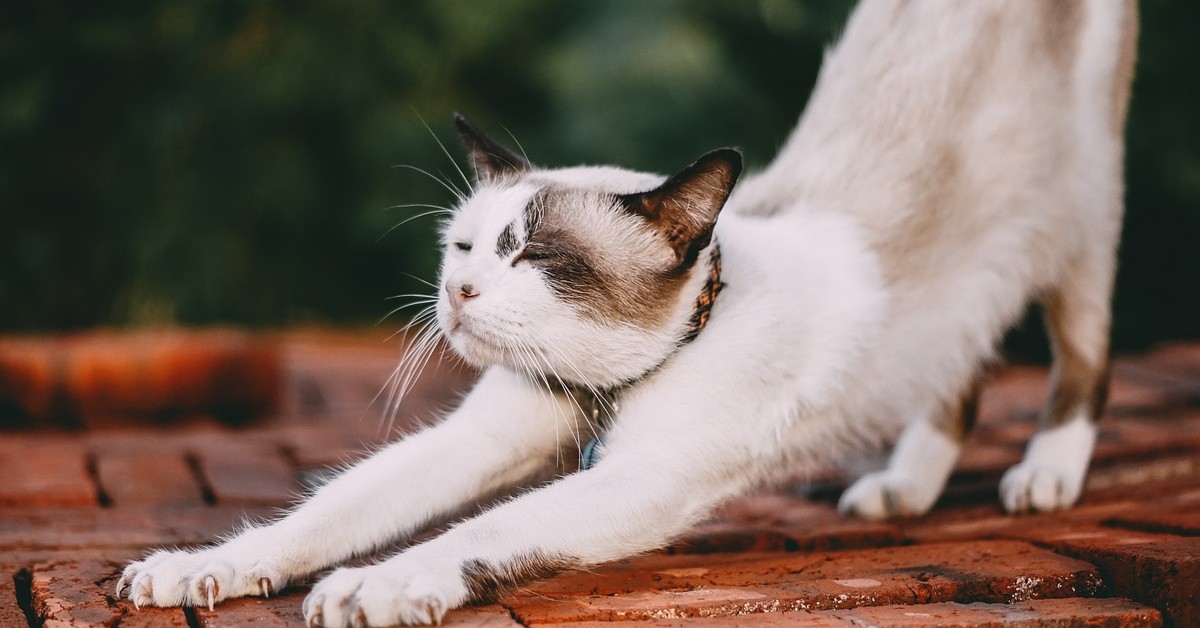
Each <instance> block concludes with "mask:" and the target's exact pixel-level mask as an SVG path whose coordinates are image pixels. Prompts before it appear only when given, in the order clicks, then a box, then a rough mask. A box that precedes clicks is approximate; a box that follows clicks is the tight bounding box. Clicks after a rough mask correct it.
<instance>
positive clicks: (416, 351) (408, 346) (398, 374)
mask: <svg viewBox="0 0 1200 628" xmlns="http://www.w3.org/2000/svg"><path fill="white" fill-rule="evenodd" d="M406 296H408V297H411V296H417V299H416V300H414V301H413V302H412V303H407V304H405V305H401V306H400V307H398V308H396V309H394V310H392V312H390V313H389V314H388V316H391V315H392V314H394V313H396V312H399V311H401V310H404V309H406V308H409V307H416V306H418V305H423V306H424V307H422V308H421V311H419V312H418V313H417V314H416V316H413V317H412V319H411V320H410V321H409V322H408V324H407V325H405V326H404V327H402V328H400V329H399V330H398V331H396V333H395V334H392V336H391V337H395V336H396V335H398V334H404V335H405V336H410V335H411V336H412V338H406V339H405V347H404V354H403V355H402V356H401V357H400V362H399V363H398V364H397V365H396V368H394V369H392V373H391V375H389V376H388V379H387V381H386V382H384V384H383V388H381V389H380V391H379V393H377V394H376V395H375V398H374V399H372V400H371V404H372V405H374V403H375V402H376V401H378V400H379V398H380V396H382V395H384V393H385V392H386V393H387V396H386V399H385V401H384V405H383V420H382V422H381V424H380V432H381V433H382V434H384V435H387V434H390V433H391V432H392V429H393V428H394V427H395V425H396V417H397V416H398V415H399V413H400V405H401V403H402V402H403V401H404V398H405V397H406V396H407V395H408V393H410V392H412V389H413V386H414V385H416V383H417V380H418V379H420V377H421V374H422V373H423V372H424V370H425V367H426V366H428V364H429V361H430V360H431V359H432V357H433V354H434V353H435V352H437V353H439V357H438V361H439V363H440V361H441V356H440V353H441V351H442V350H443V349H442V347H443V345H442V342H441V337H442V330H441V327H440V326H439V325H438V323H437V297H433V296H420V295H397V296H396V298H403V297H406ZM386 318H387V316H385V317H384V319H386ZM381 322H382V321H381ZM413 330H415V332H414V331H413ZM391 337H389V338H391Z"/></svg>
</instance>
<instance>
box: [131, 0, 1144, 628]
mask: <svg viewBox="0 0 1200 628" xmlns="http://www.w3.org/2000/svg"><path fill="white" fill-rule="evenodd" d="M1135 31H1136V7H1135V5H1134V3H1133V2H1132V1H1122V0H1093V1H1090V2H1067V1H1062V2H1010V1H1007V0H975V1H973V2H953V1H949V2H948V1H939V0H928V1H920V0H918V1H912V2H898V1H890V0H866V1H864V2H863V3H862V5H861V6H860V7H859V8H858V9H857V10H856V11H855V12H854V14H853V15H852V17H851V18H850V21H849V23H848V25H847V27H846V30H845V35H844V36H843V38H842V40H841V42H840V43H839V44H838V45H837V46H836V47H835V48H834V49H832V50H831V51H830V53H829V54H828V57H827V59H826V61H825V65H824V67H823V69H822V72H821V76H820V79H819V81H818V84H817V87H816V90H815V92H814V95H813V97H812V100H811V103H810V105H809V106H808V109H807V111H806V112H805V114H804V116H803V118H802V120H801V122H800V124H799V125H798V127H797V128H796V130H795V131H794V132H793V133H792V135H791V137H790V138H789V139H788V141H787V143H786V145H785V146H784V147H783V149H782V150H781V152H780V154H779V156H778V157H777V159H776V160H775V161H774V162H773V163H772V164H771V165H770V166H769V167H768V168H766V169H765V170H764V171H762V172H760V173H757V174H754V175H752V176H747V177H745V178H743V180H742V181H741V182H740V183H738V178H739V174H740V171H741V167H742V164H741V157H740V155H739V153H737V152H736V151H734V150H730V149H724V150H718V151H714V152H712V153H709V154H707V155H705V156H703V157H701V158H700V160H698V161H697V162H696V163H694V164H692V165H691V166H688V167H687V168H685V169H684V170H682V171H681V172H680V173H678V174H676V175H675V176H673V177H671V178H669V179H664V178H663V177H661V176H657V175H652V174H643V173H637V172H629V171H626V170H621V169H617V168H608V167H578V168H567V169H558V170H548V169H540V168H536V167H534V166H532V165H531V164H529V163H528V162H527V161H526V160H525V159H523V158H522V157H519V156H517V155H515V154H513V153H512V152H510V151H508V150H507V149H505V148H503V147H501V146H499V145H497V144H496V143H494V142H493V141H492V140H490V139H488V138H487V137H485V136H484V135H482V134H481V133H479V132H478V131H477V130H475V129H474V128H473V127H471V126H470V125H469V124H468V123H466V121H465V120H462V119H458V121H457V122H458V126H459V129H460V132H461V134H462V136H463V139H464V142H465V144H466V145H467V148H468V149H469V151H470V153H471V157H472V161H473V164H474V166H475V169H476V173H477V178H478V181H477V184H476V185H475V188H474V191H473V193H472V194H471V196H470V198H469V199H466V200H465V201H464V202H462V203H461V206H460V207H459V208H458V210H457V212H456V215H455V216H454V218H453V220H452V222H451V223H450V224H449V226H448V228H447V230H446V232H445V238H444V240H445V241H444V245H445V257H444V261H443V264H442V270H441V286H442V287H443V290H441V292H440V295H439V301H438V307H437V317H438V323H439V325H440V327H441V329H442V331H443V333H444V334H445V336H446V338H448V340H449V342H450V344H451V345H452V346H453V347H454V349H455V350H456V351H458V352H459V353H460V354H462V356H463V357H465V358H466V359H467V360H468V361H470V362H472V363H474V364H476V365H479V366H481V367H486V368H487V370H486V372H485V373H484V374H483V376H482V378H481V379H480V381H479V382H478V384H477V385H476V386H475V388H474V390H473V391H472V392H471V393H470V395H469V396H468V397H467V398H466V400H465V401H464V402H463V403H462V406H461V407H460V408H458V409H457V410H456V411H455V412H453V413H452V414H451V415H450V416H449V417H447V418H446V419H445V421H444V422H442V423H441V424H440V425H438V426H437V427H434V428H432V429H428V430H425V431H423V432H421V433H418V434H416V435H413V436H411V437H409V438H407V439H404V440H403V441H401V442H398V443H396V444H394V445H392V446H390V447H388V448H386V449H384V450H382V451H380V452H378V453H377V454H375V455H374V456H371V457H370V458H368V459H366V460H364V461H362V462H361V463H359V464H357V465H356V466H354V467H353V468H351V469H349V470H347V471H345V472H344V473H342V474H341V475H339V476H338V477H337V478H335V479H333V480H332V481H331V482H329V483H328V484H327V485H326V486H324V487H323V488H321V489H320V490H318V491H316V493H315V494H314V495H313V496H312V497H311V498H310V499H309V500H308V501H307V502H305V503H304V504H302V505H300V506H299V507H297V508H296V509H295V510H294V511H293V512H292V513H291V514H289V515H288V516H286V517H284V518H282V519H280V520H279V521H276V522H275V523H272V524H270V525H266V526H262V527H254V528H250V529H247V530H243V531H242V532H240V533H238V534H237V535H236V536H233V537H232V538H230V539H228V540H227V541H225V542H223V543H220V544H218V545H214V546H212V547H208V548H204V549H200V550H195V551H166V550H162V551H159V552H156V553H153V554H151V555H150V556H148V557H147V558H145V559H144V560H141V561H138V562H135V563H133V564H131V565H129V566H128V567H127V568H126V569H125V572H124V574H123V576H122V578H121V580H120V582H119V583H118V585H117V592H118V595H120V594H122V593H125V594H127V595H128V597H129V599H131V600H133V602H134V603H135V604H138V605H142V604H152V605H158V606H170V605H179V604H194V605H202V604H207V605H210V606H211V605H212V604H213V603H214V602H215V601H219V600H222V599H226V598H230V597H236V596H243V595H258V594H262V595H267V594H269V593H270V592H273V591H276V590H278V589H280V588H282V587H284V586H287V585H288V584H289V583H292V582H295V581H297V580H298V579H301V578H304V577H306V576H308V575H309V574H312V573H314V572H316V571H318V570H321V569H325V568H327V567H329V566H331V565H335V564H337V563H339V562H341V561H344V560H346V559H347V558H349V557H351V556H354V555H358V554H363V553H367V552H370V551H372V550H374V549H377V548H379V547H381V546H383V545H385V544H387V543H389V542H391V541H394V540H395V539H397V538H402V537H404V536H405V535H407V534H410V533H412V532H413V531H415V530H417V529H419V528H420V527H421V526H422V525H423V524H425V523H426V522H429V521H431V520H436V519H437V518H439V517H443V516H446V515H447V514H448V513H452V512H454V511H456V510H457V509H459V508H460V507H462V506H463V505H464V504H469V503H471V502H473V501H474V500H477V499H479V498H481V497H482V496H485V495H489V494H492V493H494V492H496V491H498V490H501V489H503V488H505V487H510V486H513V485H518V484H520V483H521V482H523V481H526V480H528V479H530V478H534V477H539V476H544V474H546V473H547V471H552V470H553V469H554V468H555V465H556V461H557V460H559V459H560V457H561V456H563V455H564V452H566V454H565V455H569V456H574V455H576V454H577V453H578V452H579V450H580V448H581V445H582V444H583V442H587V441H590V442H589V443H588V446H587V447H586V449H587V456H586V460H585V462H584V467H585V470H582V471H579V472H576V473H571V474H567V475H565V476H563V477H559V478H558V479H557V480H555V481H553V482H552V483H549V484H546V485H543V486H541V487H540V488H537V489H535V490H530V491H527V492H525V493H523V494H520V495H519V496H518V497H516V498H514V499H511V500H508V501H506V502H504V503H501V504H500V505H497V506H495V507H493V508H491V509H489V510H487V511H486V512H484V513H483V514H480V515H479V516H476V517H474V518H471V519H468V520H466V521H463V522H461V523H459V524H457V525H455V526H453V527H452V528H450V529H449V530H448V531H446V532H445V533H443V534H441V535H440V536H437V537H436V538H434V539H432V540H429V541H426V542H424V543H421V544H419V545H416V546H414V547H412V548H410V549H408V550H405V551H403V552H402V553H400V554H398V555H396V556H394V557H392V558H390V559H388V560H385V561H382V562H379V563H377V564H373V565H371V566H367V567H360V568H342V569H338V570H336V571H334V572H333V573H331V574H330V575H328V576H326V577H325V578H323V579H322V580H321V581H320V582H318V583H317V584H316V586H315V587H314V588H313V590H312V592H311V593H310V594H309V596H308V598H307V600H306V601H305V603H304V613H305V617H306V618H307V620H308V621H309V622H310V623H312V624H320V625H327V626H342V625H364V624H369V625H388V624H393V623H400V622H404V623H421V622H436V621H439V620H440V619H441V617H442V615H443V614H444V613H445V612H446V611H447V610H448V609H450V608H453V607H455V606H459V605H461V604H464V603H467V602H470V601H473V600H480V599H487V598H492V597H495V596H497V595H499V594H500V593H501V592H503V591H504V590H505V589H507V588H508V587H511V586H512V585H514V584H515V583H518V582H520V581H523V580H526V579H530V578H537V577H541V576H545V575H547V574H550V573H553V572H555V571H558V570H562V569H572V568H579V567H585V566H588V565H594V564H597V563H601V562H605V561H609V560H613V559H616V558H621V557H624V556H629V555H631V554H635V553H638V552H643V551H646V550H650V549H653V548H656V547H659V546H661V545H663V544H664V543H666V542H668V541H669V540H670V539H671V538H672V537H675V536H677V535H679V534H680V533H682V532H683V531H685V530H686V529H687V528H688V527H689V526H691V525H692V524H694V523H695V522H697V521H698V520H700V519H701V518H703V517H704V516H705V515H706V514H707V513H708V512H709V511H710V509H711V508H712V507H713V506H714V505H716V504H717V503H719V502H720V501H721V500H723V499H726V498H728V497H731V496H734V495H737V494H738V493H740V492H742V491H745V490H746V489H747V488H749V487H751V486H753V485H756V484H758V483H761V482H763V481H766V480H770V479H772V478H774V477H778V476H779V475H780V474H783V473H788V474H791V473H794V472H796V471H797V470H798V469H804V468H809V467H813V466H815V465H820V464H824V463H827V462H830V461H832V460H836V459H837V458H838V457H839V456H842V455H843V454H845V453H847V452H848V451H852V450H853V448H854V447H855V446H857V445H860V444H861V443H863V442H864V441H877V440H879V439H880V438H881V437H882V435H885V434H888V433H889V432H892V431H893V426H896V425H904V424H906V425H907V428H905V430H904V432H903V434H902V435H901V437H900V440H899V443H898V445H897V447H896V451H895V453H894V455H893V456H892V459H891V461H890V464H889V465H888V467H887V469H886V470H884V471H882V472H879V473H874V474H870V475H867V476H865V477H863V478H861V479H860V480H859V481H858V482H857V483H855V484H854V485H853V486H852V487H851V488H850V489H849V490H847V491H846V493H845V495H843V497H842V500H841V504H840V506H841V508H842V510H843V511H845V512H849V513H855V514H857V515H859V516H863V517H869V518H880V517H887V516H890V515H913V514H919V513H923V512H925V511H927V510H928V509H929V508H930V507H931V506H932V504H933V503H934V500H935V499H936V498H937V496H938V494H939V493H940V491H941V490H942V487H943V484H944V483H945V481H946V478H947V475H948V474H949V473H950V470H951V467H952V466H953V465H954V463H955V459H956V458H957V456H958V452H959V448H960V444H961V442H962V439H963V436H964V435H965V433H966V431H967V429H968V428H969V423H970V416H969V415H970V412H969V409H970V407H971V406H972V405H973V404H972V402H971V397H972V395H973V391H975V390H977V388H978V379H979V374H980V369H981V366H982V365H983V364H985V363H986V362H987V361H988V360H989V359H990V358H991V357H992V355H993V351H994V348H995V346H996V343H997V341H998V339H999V338H1000V337H1001V336H1002V334H1003V333H1004V331H1005V330H1006V329H1007V328H1008V327H1009V326H1010V325H1011V324H1012V323H1013V322H1014V321H1016V320H1017V319H1018V317H1019V316H1020V315H1021V314H1022V312H1023V311H1024V309H1025V307H1026V306H1027V304H1028V303H1029V302H1030V301H1031V300H1038V301H1040V302H1041V303H1042V304H1043V305H1044V306H1045V308H1046V312H1047V317H1046V318H1047V325H1048V327H1049V330H1050V335H1051V337H1052V338H1053V342H1054V351H1055V368H1054V375H1053V377H1054V386H1053V392H1052V394H1051V399H1050V402H1049V403H1048V405H1047V410H1046V413H1045V417H1044V420H1043V422H1042V425H1041V427H1040V428H1039V431H1038V433H1037V435H1036V436H1035V437H1034V438H1033V440H1032V442H1031V443H1030V445H1029V449H1028V451H1027V453H1026V456H1025V459H1024V460H1023V461H1022V462H1021V463H1020V464H1018V465H1017V466H1015V467H1013V468H1012V469H1011V470H1009V472H1008V473H1007V474H1006V475H1005V476H1004V479H1003V481H1002V483H1001V486H1000V496H1001V500H1002V502H1003V504H1004V506H1005V507H1006V508H1007V509H1008V510H1010V511H1013V512H1019V511H1024V510H1030V509H1035V510H1053V509H1057V508H1065V507H1068V506H1070V505H1071V504H1072V503H1074V502H1075V500H1076V499H1077V498H1078V497H1079V493H1080V490H1081V486H1082V483H1083V478H1084V474H1085V471H1086V468H1087V465H1088V459H1089V457H1090V455H1091V450H1092V445H1093V442H1094V439H1095V434H1096V427H1095V423H1094V421H1095V420H1096V418H1097V417H1098V415H1099V414H1100V412H1101V405H1102V403H1103V392H1102V391H1103V389H1104V382H1105V379H1106V378H1105V364H1106V355H1107V349H1108V347H1107V344H1108V341H1107V338H1108V328H1109V299H1110V295H1111V291H1112V281H1113V273H1114V264H1115V260H1114V251H1115V249H1116V245H1117V239H1118V235H1119V227H1120V222H1121V213H1122V194H1123V189H1122V155H1123V141H1122V129H1123V125H1124V119H1125V112H1126V107H1127V101H1128V95H1129V85H1130V78H1131V72H1132V64H1133V50H1134V40H1135ZM735 183H736V186H735ZM722 210H724V212H723V213H721V212H722ZM719 213H720V214H721V216H722V218H721V219H720V221H718V220H717V217H718V214H719ZM594 434H598V435H599V436H600V438H596V439H594V440H593V438H592V437H593V435H594ZM581 435H582V436H581Z"/></svg>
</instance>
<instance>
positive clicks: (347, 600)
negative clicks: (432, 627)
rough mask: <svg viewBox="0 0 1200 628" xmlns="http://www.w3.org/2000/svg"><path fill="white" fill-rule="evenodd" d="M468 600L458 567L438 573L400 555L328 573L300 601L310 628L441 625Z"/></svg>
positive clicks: (428, 566)
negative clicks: (381, 561) (369, 564)
mask: <svg viewBox="0 0 1200 628" xmlns="http://www.w3.org/2000/svg"><path fill="white" fill-rule="evenodd" d="M466 597H467V591H466V587H465V586H464V585H463V579H462V572H461V570H460V569H458V568H457V567H455V568H448V569H444V570H438V569H435V568H432V567H431V566H430V565H429V564H428V563H424V564H418V563H416V562H415V561H407V560H405V559H404V557H403V556H400V557H397V558H393V559H392V560H389V561H387V562H384V563H380V564H378V565H372V566H370V567H359V568H353V569H349V568H344V569H338V570H337V571H335V572H333V573H332V574H329V576H327V577H326V578H325V579H323V580H321V581H320V582H318V583H317V585H316V586H315V587H313V590H312V592H311V593H309V594H308V597H307V598H306V599H305V600H304V619H305V621H306V622H308V625H310V626H392V625H395V624H440V623H441V621H442V617H443V616H444V615H445V614H446V611H448V610H450V609H451V608H454V607H457V606H459V605H460V604H462V603H463V602H464V601H465V600H466Z"/></svg>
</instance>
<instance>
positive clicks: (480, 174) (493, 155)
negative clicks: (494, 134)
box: [454, 113, 533, 181]
mask: <svg viewBox="0 0 1200 628" xmlns="http://www.w3.org/2000/svg"><path fill="white" fill-rule="evenodd" d="M454 126H456V127H458V135H459V137H460V138H461V139H462V143H463V147H464V148H466V149H467V156H469V157H470V158H471V166H472V167H473V168H474V169H475V178H476V179H479V180H480V181H488V180H490V179H494V178H496V177H499V176H503V175H506V174H515V173H519V172H525V171H528V170H533V164H531V163H529V160H527V159H525V158H524V157H522V156H520V155H518V154H516V153H514V152H512V151H511V150H508V149H507V148H505V147H503V146H501V145H500V144H498V143H497V142H496V141H495V140H493V139H492V138H490V137H488V136H486V135H484V134H483V131H480V130H479V129H477V128H475V126H474V125H472V124H471V123H470V122H467V119H466V118H465V117H463V115H462V114H461V113H456V114H454Z"/></svg>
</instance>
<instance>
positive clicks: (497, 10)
mask: <svg viewBox="0 0 1200 628" xmlns="http://www.w3.org/2000/svg"><path fill="white" fill-rule="evenodd" d="M851 5H852V3H851V2H847V1H837V2H833V1H825V0H822V1H809V2H799V1H791V0H720V1H717V0H705V1H704V2H684V1H682V0H673V1H668V0H662V1H655V2H645V1H643V0H606V1H604V2H589V3H580V2H561V1H552V0H498V1H491V2H478V1H474V0H430V1H426V2H416V1H406V2H387V1H382V0H378V1H355V2H342V1H340V0H319V1H310V2H290V1H289V2H283V1H261V2H232V1H214V2H203V3H201V2H179V1H178V0H147V1H146V2H140V3H120V2H64V1H61V0H43V1H40V2H8V3H2V4H0V331H20V332H28V331H33V332H37V331H59V330H72V329H78V328H82V327H91V326H117V327H123V326H139V325H174V324H183V325H207V324H230V323H232V324H240V325H248V326H251V327H279V326H288V325H296V324H309V323H320V324H337V325H363V324H367V325H370V324H375V323H376V322H377V321H379V320H380V319H381V318H383V317H384V316H385V315H386V314H387V313H388V312H389V311H390V310H391V309H392V307H394V306H395V304H396V303H395V301H389V300H387V297H389V296H391V295H396V294H403V293H412V292H422V291H427V290H428V288H426V287H425V286H423V285H422V284H421V282H420V281H419V278H431V277H432V275H433V273H434V267H435V264H436V258H437V253H436V244H435V236H434V228H435V220H434V218H433V217H429V216H426V217H421V218H416V219H414V220H412V221H411V222H408V223H406V224H404V225H403V226H400V227H396V228H393V227H395V226H396V225H397V224H399V223H401V222H402V221H404V220H405V219H407V218H410V217H414V216H417V214H420V213H421V212H423V211H426V208H422V207H397V206H402V205H411V204H417V205H422V204H429V205H449V204H450V203H451V202H452V201H453V197H452V195H451V194H450V193H449V192H447V190H446V189H444V187H443V186H442V184H441V183H438V182H436V181H434V180H432V179H431V178H430V177H428V176H426V175H424V174H422V173H420V172H418V171H417V170H414V169H410V168H408V167H403V166H411V167H414V168H419V169H422V170H426V171H428V172H429V173H432V174H433V175H434V176H437V177H444V178H445V179H447V180H449V181H454V182H457V183H458V184H459V185H461V179H459V178H458V173H457V172H456V169H455V166H454V164H452V163H451V161H450V159H449V158H448V157H447V156H446V155H445V154H443V152H442V149H441V147H440V146H439V144H438V142H437V140H436V139H435V136H436V138H440V140H441V141H442V142H443V143H445V144H446V146H447V148H448V149H449V152H450V155H451V156H453V157H455V158H458V159H459V162H460V163H462V159H461V158H460V155H459V152H458V147H457V142H456V140H455V135H454V133H453V128H452V125H451V124H450V115H451V113H452V112H454V111H462V112H463V113H465V114H467V115H468V116H469V117H471V118H472V119H473V120H474V121H475V122H476V123H477V124H478V125H480V126H482V127H483V128H485V129H487V130H489V131H490V132H491V133H492V134H493V135H494V136H496V137H498V138H502V139H505V140H506V141H507V140H510V138H515V140H514V141H511V142H510V143H512V144H515V143H517V141H519V143H520V145H521V146H522V147H523V148H524V150H525V151H526V152H527V153H528V154H529V155H530V157H531V158H532V159H533V160H534V161H535V162H538V163H542V164H547V165H567V164H575V163H599V162H611V163H617V164H621V165H625V166H629V167H634V168H640V169H647V170H652V171H659V172H667V171H670V170H673V169H675V168H678V167H679V166H681V165H683V164H686V163H688V162H689V161H690V160H691V159H693V158H694V157H695V156H697V155H698V154H700V153H701V152H703V151H705V150H708V149H710V148H713V147H716V146H722V145H738V146H741V147H742V148H743V149H744V150H745V152H746V154H747V157H748V160H749V162H750V163H751V164H752V165H753V164H760V165H761V164H764V163H766V162H767V161H768V160H769V159H770V158H771V156H772V155H773V153H774V151H775V149H776V147H777V146H778V145H779V144H780V143H781V142H782V140H783V138H784V137H785V135H786V133H787V132H788V130H789V129H790V128H791V127H792V125H793V124H794V122H795V120H796V118H797V116H798V114H799V112H800V111H801V109H802V107H803V105H804V102H805V99H806V97H807V95H808V93H809V91H810V89H811V87H812V85H813V82H814V80H815V78H816V72H817V68H818V65H819V63H820V59H821V54H822V50H823V48H824V46H826V45H827V44H828V43H829V42H831V41H832V40H833V39H834V37H835V36H836V34H837V32H838V30H839V28H840V26H841V24H842V23H843V22H844V20H845V18H846V15H847V14H848V13H849V10H850V7H851ZM1141 8H1142V36H1141V40H1140V45H1139V56H1138V66H1137V78H1136V82H1135V86H1134V92H1133V93H1134V101H1133V106H1132V118H1131V120H1130V124H1129V152H1128V158H1127V164H1128V210H1127V213H1126V224H1125V237H1124V242H1123V245H1122V249H1121V259H1122V262H1121V270H1120V276H1119V279H1118V288H1117V297H1116V305H1115V308H1116V323H1115V329H1114V338H1115V346H1116V348H1117V349H1118V350H1123V351H1129V350H1136V349H1140V348H1142V347H1145V346H1146V345H1148V344H1150V343H1153V342H1155V341H1159V340H1162V339H1165V338H1183V337H1197V336H1200V251H1197V249H1196V243H1197V236H1198V235H1200V141H1198V138H1200V115H1197V112H1200V80H1197V76H1198V75H1197V70H1196V65H1197V63H1198V62H1200V38H1197V37H1196V36H1195V28H1196V26H1197V25H1200V4H1198V3H1192V2H1169V1H1168V0H1145V1H1143V2H1142V3H1141ZM426 123H427V124H428V128H427V126H426ZM398 324H399V320H398V319H397V318H392V319H389V320H387V321H385V322H383V323H381V325H384V326H398ZM1037 327H1038V325H1036V324H1029V323H1027V324H1026V325H1024V326H1023V328H1022V329H1021V330H1018V331H1017V332H1015V333H1014V334H1013V336H1012V337H1011V338H1010V340H1009V345H1010V349H1011V350H1012V351H1015V352H1017V353H1023V352H1024V353H1033V354H1036V353H1038V352H1041V351H1044V349H1042V348H1041V347H1042V346H1043V345H1042V344H1041V342H1040V338H1039V335H1040V332H1039V331H1037Z"/></svg>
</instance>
